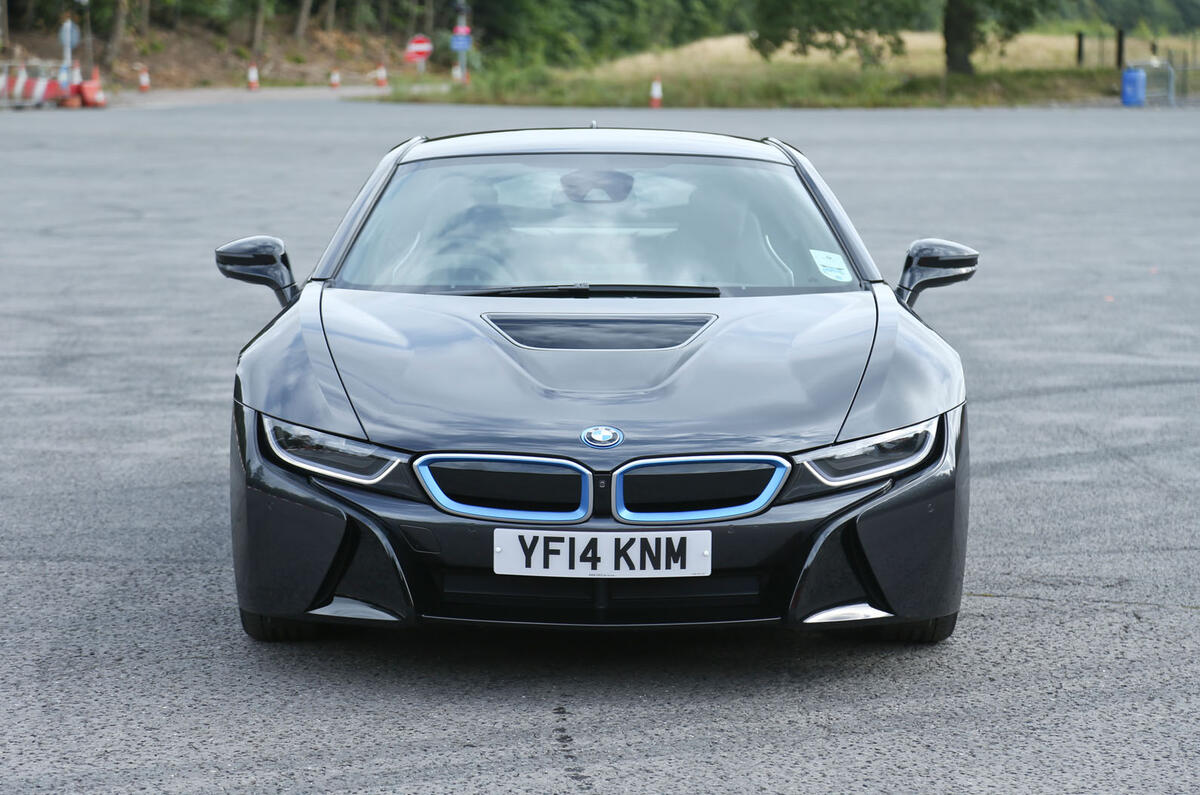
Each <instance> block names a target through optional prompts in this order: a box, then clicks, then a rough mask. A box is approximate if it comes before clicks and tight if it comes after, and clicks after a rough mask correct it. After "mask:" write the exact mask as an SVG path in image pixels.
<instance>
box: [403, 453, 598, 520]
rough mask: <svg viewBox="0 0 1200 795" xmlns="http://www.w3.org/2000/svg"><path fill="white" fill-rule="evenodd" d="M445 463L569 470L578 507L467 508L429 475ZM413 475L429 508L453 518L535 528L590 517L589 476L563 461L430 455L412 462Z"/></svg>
mask: <svg viewBox="0 0 1200 795" xmlns="http://www.w3.org/2000/svg"><path fill="white" fill-rule="evenodd" d="M446 461H480V462H484V463H487V462H495V461H511V462H514V463H519V464H541V465H543V466H557V467H561V468H563V469H569V470H571V471H573V472H576V473H578V474H579V507H578V508H576V509H575V510H573V511H517V510H510V509H507V508H487V507H483V506H479V505H469V504H467V503H462V502H458V501H457V500H455V499H452V498H451V497H450V495H448V494H446V492H444V491H442V488H441V487H440V486H439V485H438V483H437V478H435V477H434V475H433V473H432V472H430V471H429V468H430V467H431V466H433V465H435V464H439V463H443V462H446ZM413 469H414V470H415V471H416V473H417V481H418V482H419V483H420V484H421V487H422V488H424V489H425V493H426V494H428V495H429V499H431V500H432V501H433V504H434V505H436V506H437V507H439V508H441V509H442V510H443V511H445V512H446V513H452V514H454V515H455V516H465V517H467V518H468V519H487V520H492V521H497V522H524V523H530V524H533V523H538V524H568V523H573V522H582V521H584V520H586V519H587V518H588V517H590V516H591V515H592V472H591V470H590V469H588V468H587V467H585V466H583V465H582V464H576V463H575V462H574V461H568V460H567V459H565V458H542V457H539V456H527V455H499V454H494V455H493V454H487V453H430V454H429V455H423V456H421V457H420V458H418V459H417V460H416V461H414V462H413Z"/></svg>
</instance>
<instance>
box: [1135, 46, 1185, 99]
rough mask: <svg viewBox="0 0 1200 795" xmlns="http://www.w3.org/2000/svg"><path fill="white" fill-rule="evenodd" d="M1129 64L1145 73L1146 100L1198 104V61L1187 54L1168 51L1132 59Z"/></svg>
mask: <svg viewBox="0 0 1200 795" xmlns="http://www.w3.org/2000/svg"><path fill="white" fill-rule="evenodd" d="M1129 66H1131V67H1133V68H1135V69H1141V70H1142V71H1144V72H1145V73H1146V103H1147V104H1160V105H1167V106H1169V107H1175V106H1176V105H1185V104H1189V103H1193V104H1200V64H1196V63H1193V62H1192V60H1191V59H1189V58H1188V55H1187V53H1183V54H1176V53H1174V52H1171V51H1169V50H1168V52H1167V57H1166V58H1150V59H1148V60H1145V61H1131V62H1130V63H1129Z"/></svg>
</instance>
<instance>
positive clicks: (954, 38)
mask: <svg viewBox="0 0 1200 795" xmlns="http://www.w3.org/2000/svg"><path fill="white" fill-rule="evenodd" d="M1052 3H1053V0H946V8H945V11H944V12H943V16H942V36H943V38H944V39H945V42H946V71H947V72H951V73H954V74H965V75H969V74H973V73H974V72H975V67H974V66H972V65H971V55H972V53H974V52H975V50H977V49H979V47H980V46H982V45H983V44H984V43H986V42H987V41H988V39H989V38H994V39H996V40H998V41H1002V42H1003V41H1008V40H1009V39H1011V38H1012V37H1013V36H1015V35H1016V34H1017V33H1019V32H1021V31H1022V30H1024V29H1025V28H1027V27H1029V26H1030V25H1032V24H1033V23H1034V22H1035V21H1036V20H1037V18H1038V15H1039V14H1040V13H1041V12H1042V11H1045V10H1047V9H1048V8H1050V7H1051V5H1052Z"/></svg>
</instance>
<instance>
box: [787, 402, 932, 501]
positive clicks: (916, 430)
mask: <svg viewBox="0 0 1200 795" xmlns="http://www.w3.org/2000/svg"><path fill="white" fill-rule="evenodd" d="M937 427H938V418H937V417H934V418H933V419H931V420H927V421H925V422H921V423H917V424H916V425H909V426H908V427H906V428H900V429H898V430H895V431H889V432H887V433H881V434H879V435H878V436H870V437H867V438H866V439H858V440H856V441H853V442H846V443H845V444H839V445H835V446H833V447H826V448H823V449H821V450H813V451H810V452H808V453H803V454H801V455H798V456H795V457H794V458H793V460H794V461H795V462H796V463H797V464H799V465H802V466H804V468H805V469H807V470H808V472H809V473H810V474H811V475H812V476H813V477H814V478H816V480H817V481H819V482H820V483H822V484H823V485H825V486H829V487H832V488H842V487H845V486H853V485H854V484H856V483H865V482H867V481H870V480H879V479H880V478H885V477H888V476H889V475H895V474H897V473H899V472H903V471H905V470H907V469H911V468H913V467H915V466H916V465H918V464H920V463H921V462H922V461H924V460H925V458H926V456H928V455H929V452H930V450H932V449H933V443H934V441H935V440H936V439H937Z"/></svg>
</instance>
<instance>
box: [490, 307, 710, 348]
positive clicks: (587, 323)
mask: <svg viewBox="0 0 1200 795" xmlns="http://www.w3.org/2000/svg"><path fill="white" fill-rule="evenodd" d="M715 317H716V316H715V315H606V316H599V315H549V316H548V315H503V314H490V315H484V316H483V319H484V320H486V321H487V322H488V323H490V324H492V326H493V327H494V328H495V329H496V330H497V331H499V332H500V333H501V334H503V335H504V336H505V337H507V338H508V340H509V341H510V342H512V343H514V344H516V345H520V346H521V347H523V348H538V349H542V350H577V351H612V350H625V351H645V350H663V349H666V348H678V347H680V346H682V345H686V344H687V343H688V342H690V341H691V340H692V338H694V337H695V336H696V335H697V334H699V333H700V332H701V331H702V330H703V329H704V327H705V326H707V325H708V324H709V323H711V322H712V321H713V320H714V318H715Z"/></svg>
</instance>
